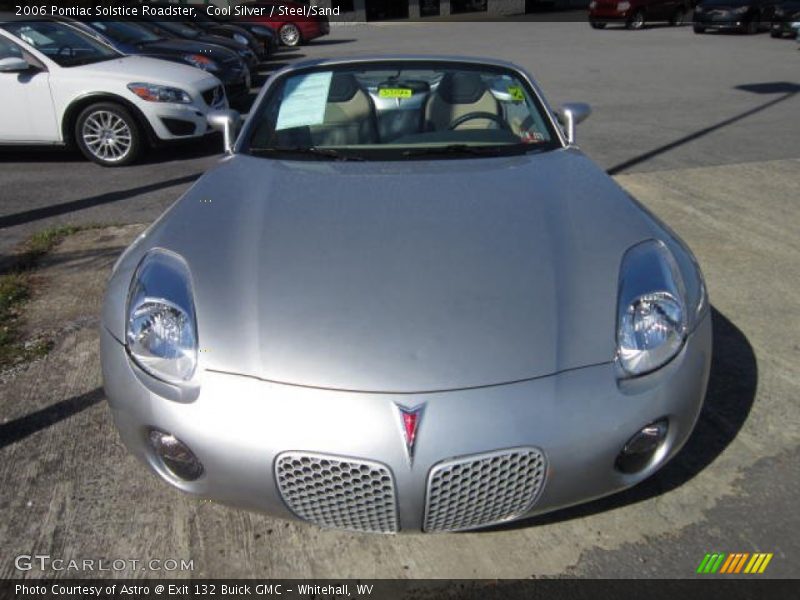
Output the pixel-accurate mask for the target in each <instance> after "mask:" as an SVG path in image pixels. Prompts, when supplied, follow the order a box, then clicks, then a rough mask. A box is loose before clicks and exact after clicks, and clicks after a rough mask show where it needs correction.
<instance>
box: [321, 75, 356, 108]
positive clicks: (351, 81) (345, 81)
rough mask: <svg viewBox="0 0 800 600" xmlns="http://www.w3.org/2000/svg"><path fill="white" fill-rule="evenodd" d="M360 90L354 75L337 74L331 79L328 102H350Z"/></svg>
mask: <svg viewBox="0 0 800 600" xmlns="http://www.w3.org/2000/svg"><path fill="white" fill-rule="evenodd" d="M360 89H361V87H360V86H359V85H358V81H357V80H356V77H355V75H353V74H352V73H335V74H334V75H333V78H332V79H331V88H330V91H329V92H328V102H349V101H350V100H352V99H353V96H355V95H356V93H357V92H358V91H359V90H360Z"/></svg>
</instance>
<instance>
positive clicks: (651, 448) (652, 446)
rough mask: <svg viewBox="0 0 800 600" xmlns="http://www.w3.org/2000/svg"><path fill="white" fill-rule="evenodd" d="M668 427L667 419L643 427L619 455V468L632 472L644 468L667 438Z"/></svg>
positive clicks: (615, 464) (617, 464)
mask: <svg viewBox="0 0 800 600" xmlns="http://www.w3.org/2000/svg"><path fill="white" fill-rule="evenodd" d="M667 428H668V425H667V420H666V419H662V420H661V421H656V422H655V423H651V424H650V425H647V426H645V427H642V429H641V430H640V431H639V432H637V433H636V435H634V436H633V437H632V438H631V439H629V440H628V441H627V443H626V444H625V446H624V447H623V448H622V452H620V453H619V456H617V460H616V462H615V463H614V466H615V467H616V468H617V470H618V471H621V472H623V473H628V474H630V473H636V472H638V471H641V470H642V469H644V468H645V467H646V466H647V465H648V463H650V461H651V460H652V458H653V456H654V455H655V453H656V452H657V451H658V449H659V448H661V445H662V444H663V443H664V440H665V439H666V438H667Z"/></svg>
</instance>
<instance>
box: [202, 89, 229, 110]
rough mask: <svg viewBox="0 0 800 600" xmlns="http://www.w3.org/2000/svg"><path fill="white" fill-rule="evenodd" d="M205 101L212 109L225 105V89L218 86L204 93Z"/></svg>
mask: <svg viewBox="0 0 800 600" xmlns="http://www.w3.org/2000/svg"><path fill="white" fill-rule="evenodd" d="M203 100H205V103H206V104H207V105H208V106H210V107H211V108H218V107H220V106H223V105H224V104H225V89H224V88H223V87H222V86H221V85H218V86H216V87H213V88H211V89H210V90H206V91H205V92H203Z"/></svg>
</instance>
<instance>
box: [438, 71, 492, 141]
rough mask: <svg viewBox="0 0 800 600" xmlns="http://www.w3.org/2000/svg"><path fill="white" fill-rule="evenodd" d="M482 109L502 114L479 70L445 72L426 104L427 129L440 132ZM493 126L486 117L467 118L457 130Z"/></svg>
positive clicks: (482, 110) (486, 111)
mask: <svg viewBox="0 0 800 600" xmlns="http://www.w3.org/2000/svg"><path fill="white" fill-rule="evenodd" d="M478 112H485V113H491V114H495V115H497V116H502V109H501V107H500V103H499V102H498V101H497V99H496V98H495V97H494V95H493V94H492V92H491V91H489V88H488V86H487V85H486V84H485V83H484V81H483V79H482V78H481V76H480V75H479V74H478V73H470V72H459V73H447V74H446V75H445V76H444V77H442V80H441V82H439V86H438V88H437V89H436V91H435V92H434V93H433V94H431V96H430V98H428V103H427V105H426V106H425V115H424V119H425V125H424V128H425V129H426V130H427V131H442V130H447V129H449V128H450V125H451V123H452V122H453V121H454V120H456V119H458V118H459V117H463V116H464V115H468V114H469V113H478ZM493 125H494V122H493V121H490V120H489V119H472V120H469V121H466V122H465V123H464V124H463V125H460V126H459V129H462V128H463V129H487V128H490V127H492V126H493Z"/></svg>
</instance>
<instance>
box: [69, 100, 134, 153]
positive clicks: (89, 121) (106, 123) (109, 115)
mask: <svg viewBox="0 0 800 600" xmlns="http://www.w3.org/2000/svg"><path fill="white" fill-rule="evenodd" d="M75 140H76V141H77V143H78V148H80V150H81V152H83V154H84V156H86V158H88V159H89V160H92V161H94V162H96V163H97V164H99V165H103V166H104V167H121V166H123V165H129V164H131V163H132V162H133V161H134V160H136V157H137V156H138V154H139V152H140V151H141V148H142V135H141V132H140V131H139V125H138V124H137V122H136V119H134V118H133V115H131V113H130V112H129V111H128V110H127V109H125V108H124V107H122V106H120V105H119V104H115V103H113V102H101V103H99V104H92V105H91V106H89V107H87V108H85V109H84V110H83V112H81V114H80V115H79V116H78V120H77V122H76V123H75Z"/></svg>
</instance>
